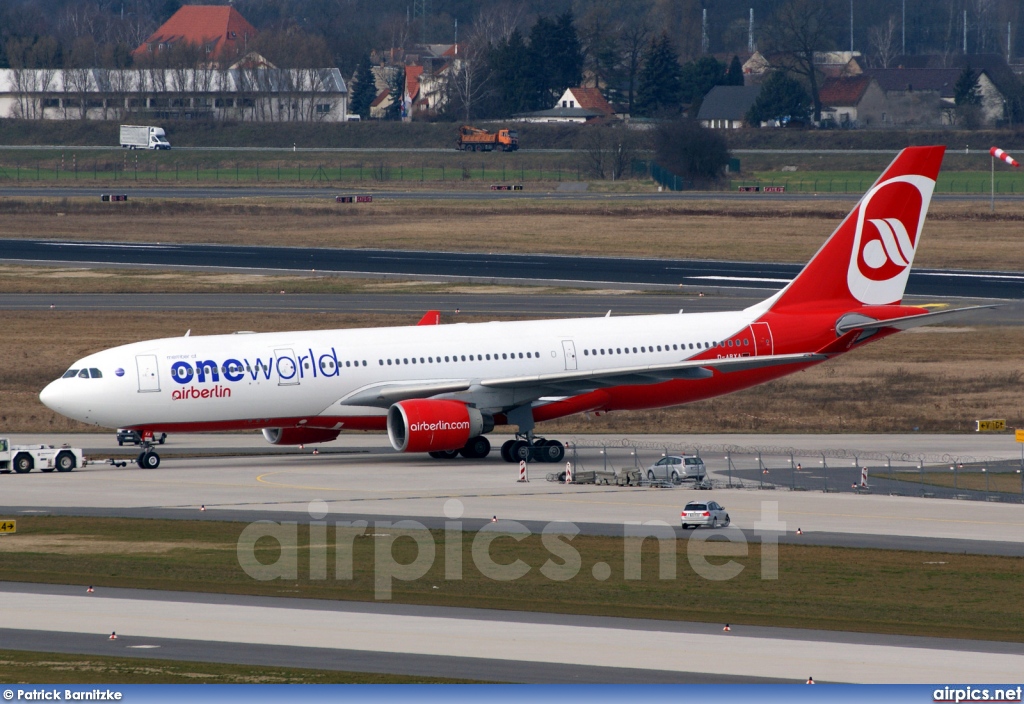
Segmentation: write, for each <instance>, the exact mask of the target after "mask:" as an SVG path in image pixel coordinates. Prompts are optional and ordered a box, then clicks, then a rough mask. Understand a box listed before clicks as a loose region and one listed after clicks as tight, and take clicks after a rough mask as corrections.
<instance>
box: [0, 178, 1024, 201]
mask: <svg viewBox="0 0 1024 704" xmlns="http://www.w3.org/2000/svg"><path fill="white" fill-rule="evenodd" d="M226 180H228V176H227V173H225V181H226ZM372 183H373V182H369V183H368V185H367V186H366V187H365V188H352V187H350V186H349V185H348V184H345V186H344V187H342V186H341V184H337V185H333V184H326V185H323V186H312V187H310V186H295V187H281V186H233V187H232V186H200V185H188V184H179V185H177V186H145V187H133V186H121V185H118V184H115V185H114V186H111V187H105V188H95V187H92V186H83V187H68V186H54V187H52V188H40V187H36V186H24V187H14V188H11V187H7V188H0V197H8V198H99V197H100V196H101V195H103V194H105V193H118V194H124V195H127V196H128V197H129V198H130V199H136V198H182V199H186V200H188V199H197V198H199V199H203V200H207V199H213V200H217V199H227V198H330V199H332V200H333V198H334V196H336V195H342V194H343V195H350V194H355V193H369V194H372V195H373V197H374V198H381V199H389V200H493V199H513V200H516V199H530V200H534V199H540V200H574V201H579V200H598V201H603V200H627V201H628V200H663V201H722V202H729V201H755V202H760V201H766V200H775V201H804V202H814V201H822V200H832V201H835V200H843V201H857V200H860V198H861V196H862V195H863V194H862V193H859V192H857V193H853V192H850V193H828V192H822V193H739V192H731V191H730V192H725V191H663V192H656V191H649V192H638V193H607V192H600V191H595V192H589V191H585V190H576V189H571V190H570V189H568V188H567V189H566V190H564V191H559V190H554V191H550V190H544V191H536V190H530V189H531V188H542V186H537V185H536V184H530V183H527V184H525V190H522V191H491V190H490V189H489V187H488V186H487V185H485V184H481V185H480V186H479V189H480V190H475V191H466V190H444V191H439V190H426V189H424V190H411V191H402V190H394V191H380V190H374V185H372ZM564 183H565V184H571V185H575V184H577V183H578V182H577V181H565V182H564ZM989 198H990V195H989V194H988V193H942V194H935V195H933V196H932V200H936V201H950V202H958V201H982V202H986V203H987V202H988V201H989ZM1021 200H1024V193H1021V194H998V195H996V202H997V203H1001V202H1019V201H1021Z"/></svg>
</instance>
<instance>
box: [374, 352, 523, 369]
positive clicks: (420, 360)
mask: <svg viewBox="0 0 1024 704" xmlns="http://www.w3.org/2000/svg"><path fill="white" fill-rule="evenodd" d="M517 355H518V359H540V352H526V353H525V354H524V353H523V352H502V353H500V354H499V353H497V352H495V353H493V354H476V355H473V354H471V355H468V359H467V355H464V354H463V355H458V354H452V355H445V356H444V357H441V356H440V355H438V356H437V357H396V358H394V359H382V360H380V361H379V363H380V366H382V367H383V366H384V365H388V366H391V365H399V364H440V363H441V362H467V361H468V362H483V361H488V362H489V361H492V360H498V359H516V358H517Z"/></svg>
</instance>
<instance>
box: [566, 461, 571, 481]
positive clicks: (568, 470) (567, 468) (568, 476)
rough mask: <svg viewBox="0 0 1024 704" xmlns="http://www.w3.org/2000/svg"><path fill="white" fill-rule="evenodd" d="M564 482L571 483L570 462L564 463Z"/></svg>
mask: <svg viewBox="0 0 1024 704" xmlns="http://www.w3.org/2000/svg"><path fill="white" fill-rule="evenodd" d="M565 483H566V484H572V462H566V463H565Z"/></svg>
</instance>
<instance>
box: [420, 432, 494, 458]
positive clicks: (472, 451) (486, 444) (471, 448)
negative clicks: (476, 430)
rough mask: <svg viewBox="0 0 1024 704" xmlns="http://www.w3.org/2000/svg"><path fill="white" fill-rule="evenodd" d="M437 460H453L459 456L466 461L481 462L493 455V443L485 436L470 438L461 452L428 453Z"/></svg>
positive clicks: (442, 451)
mask: <svg viewBox="0 0 1024 704" xmlns="http://www.w3.org/2000/svg"><path fill="white" fill-rule="evenodd" d="M428 454H429V455H430V456H431V457H433V458H434V459H435V460H453V459H455V458H456V457H458V456H459V455H462V456H463V457H465V458H466V459H470V460H479V459H483V458H484V457H487V455H489V454H491V441H490V440H488V439H487V438H485V437H484V436H483V435H478V436H477V437H475V438H470V439H469V440H467V441H466V444H465V445H463V446H462V449H460V450H441V451H440V452H431V453H428Z"/></svg>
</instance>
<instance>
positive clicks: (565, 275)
mask: <svg viewBox="0 0 1024 704" xmlns="http://www.w3.org/2000/svg"><path fill="white" fill-rule="evenodd" d="M0 253H2V254H0V262H4V263H31V264H37V265H67V264H72V265H83V264H89V265H98V266H133V267H138V266H142V267H159V268H168V267H183V268H190V269H206V270H231V271H238V270H246V271H253V272H313V271H316V272H323V273H331V274H346V275H357V276H359V275H369V276H374V277H404V278H428V279H436V280H446V281H470V282H487V283H495V282H515V283H543V284H555V285H570V286H580V285H582V286H621V285H625V286H650V287H659V286H673V287H678V286H680V285H682V286H688V287H690V288H691V289H699V290H708V291H712V290H716V289H737V288H739V289H762V290H764V291H765V292H766V293H767V292H768V291H773V290H777V289H780V288H782V287H783V286H784V285H785V284H786V283H788V282H789V281H790V280H792V279H793V277H795V276H796V274H797V273H798V272H799V271H800V269H801V268H802V265H801V264H784V263H767V262H727V261H713V260H693V259H643V258H629V257H584V256H561V255H553V254H497V253H468V252H420V251H400V250H383V249H328V248H305V247H265V246H238V245H215V244H159V243H150V244H145V243H132V244H125V243H114V242H68V241H58V240H43V239H4V240H0ZM907 293H908V294H910V295H919V296H934V297H956V298H986V299H1021V298H1024V272H1019V271H1009V270H1008V271H966V270H956V269H914V270H913V271H912V272H911V274H910V280H909V282H908V284H907Z"/></svg>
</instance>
